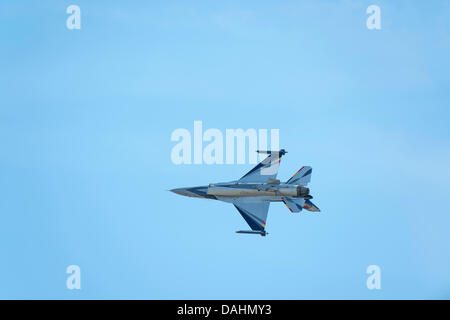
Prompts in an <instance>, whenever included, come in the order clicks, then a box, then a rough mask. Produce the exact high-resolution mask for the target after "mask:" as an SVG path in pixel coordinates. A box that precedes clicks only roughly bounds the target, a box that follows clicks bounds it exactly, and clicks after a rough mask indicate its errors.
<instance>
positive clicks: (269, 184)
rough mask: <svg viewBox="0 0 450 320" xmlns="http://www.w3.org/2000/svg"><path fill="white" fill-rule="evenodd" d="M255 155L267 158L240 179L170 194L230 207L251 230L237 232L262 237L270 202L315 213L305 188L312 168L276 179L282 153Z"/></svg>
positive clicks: (262, 151)
mask: <svg viewBox="0 0 450 320" xmlns="http://www.w3.org/2000/svg"><path fill="white" fill-rule="evenodd" d="M257 152H258V153H262V154H267V155H268V156H267V157H266V158H265V159H264V160H263V161H261V162H260V163H259V164H258V165H256V166H255V167H254V168H253V169H252V170H250V171H249V172H248V173H247V174H245V175H244V176H243V177H242V178H240V179H239V180H236V181H231V182H221V183H211V184H209V185H208V186H200V187H191V188H178V189H172V190H170V191H172V192H174V193H177V194H180V195H182V196H187V197H195V198H204V199H213V200H220V201H224V202H228V203H231V204H233V205H234V206H235V207H236V209H237V210H238V211H239V213H240V214H241V215H242V217H243V218H244V219H245V221H246V222H247V224H248V225H249V226H250V228H251V230H240V231H236V232H237V233H247V234H260V235H261V236H265V235H266V234H268V232H266V219H267V213H268V211H269V205H270V203H271V202H283V203H284V204H285V205H286V207H288V209H289V210H290V211H291V212H300V211H302V209H305V210H308V211H311V212H319V211H320V210H319V208H318V207H317V206H316V205H314V204H313V203H312V202H311V199H312V196H311V195H310V193H309V188H307V187H306V186H307V185H308V183H309V182H310V181H311V173H312V168H311V167H308V166H304V167H301V168H300V170H298V171H297V172H296V173H295V174H294V175H293V176H292V177H291V178H289V180H287V181H286V182H280V180H278V179H276V176H277V173H278V168H279V166H280V161H281V158H282V157H283V156H284V155H285V154H286V153H287V151H286V150H284V149H281V150H279V151H266V150H257Z"/></svg>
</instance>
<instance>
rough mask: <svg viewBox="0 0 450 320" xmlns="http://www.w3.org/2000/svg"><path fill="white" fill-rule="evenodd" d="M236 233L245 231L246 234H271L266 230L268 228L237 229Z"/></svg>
mask: <svg viewBox="0 0 450 320" xmlns="http://www.w3.org/2000/svg"><path fill="white" fill-rule="evenodd" d="M236 233H245V234H259V235H261V236H263V237H265V236H266V235H267V234H269V233H268V232H266V230H261V231H259V230H239V231H236Z"/></svg>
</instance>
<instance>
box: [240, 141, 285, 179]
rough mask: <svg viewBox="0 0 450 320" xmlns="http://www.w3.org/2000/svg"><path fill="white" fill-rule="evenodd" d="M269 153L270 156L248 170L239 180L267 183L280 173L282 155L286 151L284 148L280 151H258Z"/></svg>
mask: <svg viewBox="0 0 450 320" xmlns="http://www.w3.org/2000/svg"><path fill="white" fill-rule="evenodd" d="M258 152H259V153H267V154H268V155H269V156H268V157H267V158H265V159H264V160H263V161H261V162H260V163H258V164H257V165H256V166H255V167H254V168H253V169H252V170H250V171H249V172H247V173H246V174H245V175H244V176H243V177H242V178H240V179H239V182H243V183H248V182H250V183H267V181H268V180H269V179H275V178H276V177H277V174H278V168H279V166H280V161H281V157H282V156H283V155H284V154H285V153H286V151H285V150H284V149H281V150H280V151H258Z"/></svg>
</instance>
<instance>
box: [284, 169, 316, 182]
mask: <svg viewBox="0 0 450 320" xmlns="http://www.w3.org/2000/svg"><path fill="white" fill-rule="evenodd" d="M311 173H312V168H311V167H308V166H304V167H301V168H300V170H298V171H297V172H296V173H295V174H294V175H293V176H292V177H291V178H290V179H289V180H288V181H286V183H288V184H298V185H300V186H306V185H307V184H308V183H309V182H310V181H311Z"/></svg>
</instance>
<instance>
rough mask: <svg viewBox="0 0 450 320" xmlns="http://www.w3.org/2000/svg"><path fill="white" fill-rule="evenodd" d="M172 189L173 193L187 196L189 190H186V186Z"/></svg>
mask: <svg viewBox="0 0 450 320" xmlns="http://www.w3.org/2000/svg"><path fill="white" fill-rule="evenodd" d="M170 191H172V192H173V193H176V194H179V195H180V196H187V195H188V192H187V191H186V189H185V188H177V189H172V190H170Z"/></svg>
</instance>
